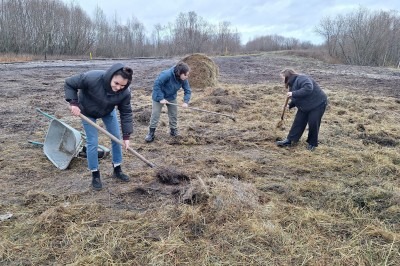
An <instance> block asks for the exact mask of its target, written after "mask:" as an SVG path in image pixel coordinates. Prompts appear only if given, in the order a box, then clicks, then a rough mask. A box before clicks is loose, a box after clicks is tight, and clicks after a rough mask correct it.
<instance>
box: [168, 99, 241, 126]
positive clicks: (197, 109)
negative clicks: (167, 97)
mask: <svg viewBox="0 0 400 266" xmlns="http://www.w3.org/2000/svg"><path fill="white" fill-rule="evenodd" d="M167 104H170V105H176V106H179V104H176V103H170V102H167ZM186 108H188V109H191V110H196V111H199V112H205V113H209V114H215V115H222V116H226V117H229V118H230V119H232V120H233V121H234V122H236V118H235V117H234V116H233V115H226V114H221V113H218V112H212V111H207V110H203V109H199V108H195V107H189V106H188V107H186Z"/></svg>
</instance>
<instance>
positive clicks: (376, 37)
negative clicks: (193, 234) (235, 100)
mask: <svg viewBox="0 0 400 266" xmlns="http://www.w3.org/2000/svg"><path fill="white" fill-rule="evenodd" d="M0 1H1V6H0V53H15V54H33V55H44V56H45V57H46V55H68V56H71V55H76V56H82V55H88V54H89V53H92V55H93V56H97V57H148V56H156V57H159V56H176V55H185V54H190V53H206V54H210V55H221V54H237V53H247V52H258V51H276V50H298V49H302V50H304V49H308V50H313V49H316V48H317V49H321V48H322V49H324V50H325V51H326V53H328V54H329V56H331V57H333V58H335V59H337V60H336V61H339V62H341V63H346V64H356V65H372V66H393V65H398V64H399V60H400V46H399V44H400V18H399V16H398V13H397V12H396V11H390V12H387V11H377V12H371V11H369V10H368V9H365V8H361V7H360V8H359V9H358V10H357V11H355V12H352V13H350V14H347V15H338V16H337V17H335V18H331V17H326V18H324V19H322V20H321V22H320V23H319V25H317V26H316V28H315V31H316V32H317V33H318V34H319V35H320V36H322V37H323V38H324V44H323V45H313V44H312V43H310V42H302V41H300V40H298V39H295V38H286V37H282V36H279V35H266V36H261V37H256V38H254V39H252V40H250V41H248V42H247V43H246V44H245V45H242V44H241V37H240V33H239V32H238V31H237V29H235V28H234V27H233V26H232V25H231V23H230V22H228V21H222V22H219V23H218V24H217V25H213V24H211V23H209V22H207V21H206V20H204V19H203V18H202V17H201V16H198V15H197V14H196V13H195V12H193V11H192V12H188V13H180V14H178V15H177V17H176V19H175V21H173V22H169V23H168V24H167V25H161V24H157V25H155V26H154V27H153V29H152V30H151V32H150V34H149V35H147V31H146V28H145V26H144V25H143V23H141V22H140V21H139V20H138V19H137V18H136V17H134V16H132V17H131V18H127V20H126V21H124V22H123V23H121V21H120V20H119V18H118V17H117V16H116V15H115V16H114V18H112V19H108V18H107V17H106V15H105V13H104V12H103V10H101V9H100V8H99V7H97V8H96V10H95V12H94V14H93V15H92V17H90V16H89V15H88V14H87V13H86V12H85V11H84V10H82V8H81V7H80V6H79V5H76V4H73V3H70V4H65V3H64V2H62V1H60V0H0Z"/></svg>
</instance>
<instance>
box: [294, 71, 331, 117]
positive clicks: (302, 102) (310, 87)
mask: <svg viewBox="0 0 400 266" xmlns="http://www.w3.org/2000/svg"><path fill="white" fill-rule="evenodd" d="M288 84H289V91H291V92H292V98H291V101H290V103H289V108H292V107H295V106H296V107H297V108H299V109H300V110H301V111H303V112H309V111H311V110H312V109H314V108H316V107H318V106H320V105H321V104H323V103H327V100H328V97H327V96H326V94H325V92H324V91H323V90H322V89H321V88H320V87H319V86H318V84H317V83H316V82H315V81H314V80H313V79H312V78H310V77H308V76H306V75H294V76H292V77H290V78H289V81H288Z"/></svg>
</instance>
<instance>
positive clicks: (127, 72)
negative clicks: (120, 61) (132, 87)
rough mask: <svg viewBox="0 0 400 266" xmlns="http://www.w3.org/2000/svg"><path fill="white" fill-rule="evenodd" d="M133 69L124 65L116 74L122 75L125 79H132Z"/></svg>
mask: <svg viewBox="0 0 400 266" xmlns="http://www.w3.org/2000/svg"><path fill="white" fill-rule="evenodd" d="M132 75H133V70H132V68H130V67H123V68H121V69H119V70H117V71H116V72H115V73H114V76H121V77H122V78H123V79H127V80H129V82H131V81H132Z"/></svg>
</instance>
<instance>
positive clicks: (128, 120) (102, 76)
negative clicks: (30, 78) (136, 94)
mask: <svg viewBox="0 0 400 266" xmlns="http://www.w3.org/2000/svg"><path fill="white" fill-rule="evenodd" d="M123 67H124V65H123V64H120V63H118V64H115V65H113V66H111V67H110V68H109V69H108V70H106V71H104V70H91V71H88V72H85V73H83V74H78V75H75V76H72V77H70V78H67V79H66V80H65V85H64V90H65V100H66V101H67V102H69V103H70V104H71V105H76V106H79V108H80V109H81V113H82V114H83V115H86V116H89V117H92V118H101V117H103V116H105V115H107V114H109V113H111V112H112V111H113V110H114V108H115V107H116V106H117V107H118V110H119V114H120V120H121V129H122V134H123V135H124V139H126V136H129V135H130V134H132V132H133V118H132V107H131V90H130V88H129V85H130V84H129V83H128V84H127V85H126V86H125V88H124V89H122V90H120V91H118V92H114V91H113V90H112V89H111V79H112V77H113V75H114V73H115V72H116V71H118V70H120V69H122V68H123ZM78 90H79V95H78Z"/></svg>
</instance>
